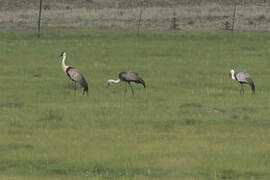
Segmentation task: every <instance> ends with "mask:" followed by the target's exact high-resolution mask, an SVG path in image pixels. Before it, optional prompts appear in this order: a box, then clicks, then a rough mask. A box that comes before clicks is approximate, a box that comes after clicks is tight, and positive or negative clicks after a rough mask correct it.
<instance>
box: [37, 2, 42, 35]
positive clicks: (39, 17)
mask: <svg viewBox="0 0 270 180" xmlns="http://www.w3.org/2000/svg"><path fill="white" fill-rule="evenodd" d="M41 10H42V0H40V3H39V16H38V34H39V33H40V23H41Z"/></svg>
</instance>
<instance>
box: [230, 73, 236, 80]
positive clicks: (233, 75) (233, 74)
mask: <svg viewBox="0 0 270 180" xmlns="http://www.w3.org/2000/svg"><path fill="white" fill-rule="evenodd" d="M231 75H232V79H233V80H236V78H235V73H234V71H231Z"/></svg>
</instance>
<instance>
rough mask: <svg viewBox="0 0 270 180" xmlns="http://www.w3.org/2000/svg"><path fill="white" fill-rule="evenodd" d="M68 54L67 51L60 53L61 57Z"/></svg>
mask: <svg viewBox="0 0 270 180" xmlns="http://www.w3.org/2000/svg"><path fill="white" fill-rule="evenodd" d="M66 55H67V53H66V52H65V51H63V52H61V54H60V55H59V57H60V56H61V57H64V56H66Z"/></svg>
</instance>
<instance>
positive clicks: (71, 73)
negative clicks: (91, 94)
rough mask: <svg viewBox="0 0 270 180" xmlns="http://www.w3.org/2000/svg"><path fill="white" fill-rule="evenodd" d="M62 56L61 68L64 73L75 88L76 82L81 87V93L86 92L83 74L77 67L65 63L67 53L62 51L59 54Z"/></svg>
mask: <svg viewBox="0 0 270 180" xmlns="http://www.w3.org/2000/svg"><path fill="white" fill-rule="evenodd" d="M60 56H62V58H63V59H62V69H63V71H64V73H65V74H66V75H67V76H68V77H69V78H70V79H71V80H72V81H74V82H75V90H76V83H77V82H78V83H79V84H80V85H81V86H82V87H83V94H84V93H88V83H87V82H86V79H85V78H84V76H83V74H82V73H81V72H80V71H79V69H77V68H75V67H71V66H67V65H66V57H67V53H66V52H62V53H61V54H60Z"/></svg>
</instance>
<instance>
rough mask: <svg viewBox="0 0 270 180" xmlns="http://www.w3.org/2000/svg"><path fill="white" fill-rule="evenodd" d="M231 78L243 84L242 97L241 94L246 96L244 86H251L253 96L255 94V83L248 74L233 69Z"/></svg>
mask: <svg viewBox="0 0 270 180" xmlns="http://www.w3.org/2000/svg"><path fill="white" fill-rule="evenodd" d="M229 76H230V77H232V79H233V80H235V81H237V82H239V83H240V84H241V88H240V95H241V93H243V94H244V87H243V84H249V85H250V87H251V90H252V93H253V94H254V93H255V85H254V81H253V80H252V78H251V76H250V75H249V74H248V73H247V72H235V71H234V69H231V70H230V74H229Z"/></svg>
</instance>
